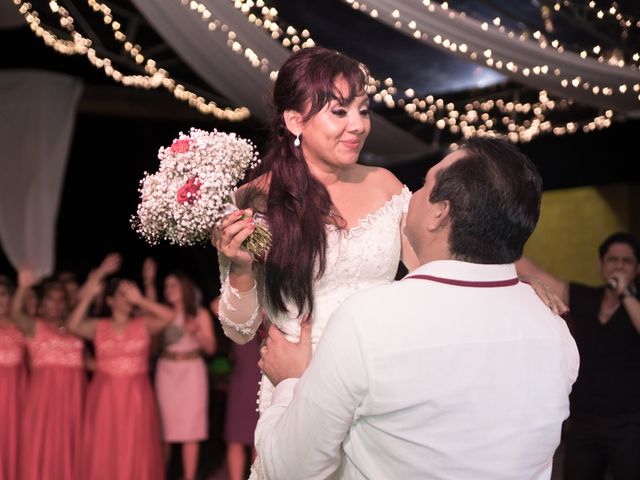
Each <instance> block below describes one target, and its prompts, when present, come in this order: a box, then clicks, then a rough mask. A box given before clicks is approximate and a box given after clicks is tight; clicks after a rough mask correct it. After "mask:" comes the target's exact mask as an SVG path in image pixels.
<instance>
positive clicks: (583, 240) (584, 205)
mask: <svg viewBox="0 0 640 480" xmlns="http://www.w3.org/2000/svg"><path fill="white" fill-rule="evenodd" d="M639 193H640V188H639V187H638V186H637V185H628V184H615V185H605V186H600V187H580V188H571V189H564V190H552V191H549V192H545V193H544V195H543V197H542V210H541V214H540V221H539V222H538V226H537V227H536V230H535V232H534V233H533V235H532V236H531V238H530V239H529V241H528V242H527V245H526V247H525V255H527V256H529V257H530V258H532V259H533V260H534V261H535V262H536V263H537V264H538V265H540V266H541V267H542V268H543V269H544V270H546V271H548V272H550V273H552V274H553V275H555V276H557V277H559V278H562V279H565V280H573V281H578V282H583V283H587V284H590V285H599V284H601V283H602V277H601V276H600V273H599V269H598V246H599V245H600V244H601V243H602V241H603V240H604V239H605V238H606V237H607V236H609V235H611V234H612V233H614V232H617V231H620V230H623V231H630V232H632V233H634V234H635V235H636V236H638V229H639V228H640V221H639V217H638V209H637V206H638V200H639V199H640V195H639Z"/></svg>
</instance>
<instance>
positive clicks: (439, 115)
mask: <svg viewBox="0 0 640 480" xmlns="http://www.w3.org/2000/svg"><path fill="white" fill-rule="evenodd" d="M181 2H182V4H183V5H185V6H188V8H190V9H191V10H193V11H197V12H199V13H200V15H201V18H202V19H203V20H207V21H209V22H213V21H216V20H212V19H213V18H214V17H213V14H212V13H211V12H210V11H209V9H208V8H207V7H206V6H205V5H204V4H202V3H200V2H197V1H195V0H181ZM233 3H234V6H235V7H236V8H237V9H238V10H240V11H241V12H242V13H244V14H245V15H246V17H247V19H248V20H249V21H250V22H251V23H253V24H255V25H256V26H258V27H261V28H263V29H265V30H267V31H268V32H269V33H270V36H271V38H273V39H274V40H279V41H280V42H281V44H282V45H283V46H284V47H286V48H290V49H292V50H294V51H295V50H296V49H298V48H304V47H306V46H310V45H314V44H315V42H314V40H313V39H312V38H311V36H310V34H309V31H308V30H307V29H304V30H302V32H301V33H298V29H296V28H295V27H293V26H291V25H287V26H286V27H285V26H281V24H284V23H285V22H284V21H283V20H281V19H279V18H278V11H277V10H276V9H275V8H271V7H269V6H268V5H267V4H266V2H265V1H264V0H257V1H253V0H236V1H235V2H233ZM350 3H352V2H350ZM425 3H427V2H425ZM361 5H362V4H356V5H355V7H357V8H359V9H362V6H361ZM445 8H446V6H445ZM373 16H374V17H375V16H376V13H375V12H374V13H373ZM217 21H218V22H219V20H217ZM435 41H436V42H440V43H444V46H445V47H448V48H450V49H451V50H452V51H456V50H457V49H458V46H457V45H456V44H452V43H451V42H449V41H447V40H446V39H445V40H442V38H437V37H436V39H435ZM238 45H240V44H238ZM238 48H241V47H238ZM460 49H461V51H463V52H466V51H467V50H468V49H467V47H466V45H461V46H460ZM487 53H490V52H486V51H485V52H484V55H485V56H486V55H487ZM477 56H478V55H477V53H475V52H470V58H471V59H472V60H475V59H477ZM267 62H268V60H266V62H265V63H267ZM492 62H493V61H492V60H489V62H488V63H489V64H492ZM497 65H498V67H499V68H502V62H500V61H499V62H498V64H497ZM490 66H491V65H490ZM546 70H547V68H545V67H544V66H542V67H537V66H534V67H532V69H531V71H533V72H534V74H540V73H545V72H546ZM528 74H529V72H525V75H528ZM415 92H416V88H415V87H414V88H411V87H410V88H406V89H405V90H404V91H403V93H399V91H398V89H397V88H396V87H395V86H394V80H393V79H392V78H390V77H388V78H386V79H385V80H384V81H380V80H375V79H372V84H371V86H370V93H372V95H373V97H372V98H373V99H374V101H376V102H378V103H383V104H384V105H385V106H386V107H387V108H396V107H400V108H403V109H404V110H405V111H406V112H407V113H408V114H409V115H410V116H411V117H412V118H413V119H415V120H418V121H420V122H423V123H430V124H433V125H435V127H436V128H438V129H445V128H447V127H448V129H449V131H450V132H451V133H452V134H453V135H459V134H462V135H463V136H465V137H468V136H471V135H473V134H474V133H477V132H479V133H485V132H489V131H490V132H496V131H497V129H498V128H501V129H502V130H504V132H505V133H506V135H507V136H508V137H509V138H510V139H511V140H512V141H514V142H516V141H530V140H531V139H532V138H534V137H535V136H537V135H538V134H540V133H544V132H551V133H553V134H555V135H563V134H566V133H574V132H576V131H579V130H580V129H581V130H583V131H585V132H589V131H593V130H596V129H600V128H606V127H608V126H610V125H611V118H612V117H613V110H611V109H607V110H606V111H605V112H604V114H602V115H597V116H596V117H595V118H590V119H587V120H577V121H565V122H563V123H562V124H555V125H554V124H553V123H552V122H551V121H550V120H548V119H547V117H546V114H548V113H549V112H551V111H554V110H568V109H569V108H570V107H571V105H572V102H571V101H570V100H566V99H562V100H560V101H554V100H552V99H550V98H549V95H548V93H547V91H546V90H540V91H539V92H538V95H537V97H538V101H537V102H518V101H511V100H510V99H501V98H498V99H488V100H486V101H480V100H476V101H473V102H470V103H465V104H464V106H460V107H456V105H455V104H454V103H453V102H450V101H449V102H448V101H446V100H445V99H444V98H436V97H434V96H433V95H426V96H425V97H423V98H416V96H415V95H416V94H415ZM463 109H464V111H462V110H463ZM491 111H495V113H494V114H493V115H491V114H490V112H491ZM524 116H529V117H528V118H518V117H524Z"/></svg>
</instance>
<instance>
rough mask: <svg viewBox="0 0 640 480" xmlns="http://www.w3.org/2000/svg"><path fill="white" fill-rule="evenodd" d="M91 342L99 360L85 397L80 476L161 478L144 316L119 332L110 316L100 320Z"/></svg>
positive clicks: (108, 479) (128, 479)
mask: <svg viewBox="0 0 640 480" xmlns="http://www.w3.org/2000/svg"><path fill="white" fill-rule="evenodd" d="M94 344H95V351H96V360H97V364H96V371H95V374H94V376H93V379H92V380H91V384H90V385H89V392H88V394H87V401H86V415H85V423H84V435H85V449H84V461H85V466H84V468H85V472H84V475H83V477H82V478H83V480H162V479H163V478H164V461H163V458H162V442H161V440H160V426H159V421H158V412H157V408H156V402H155V398H154V396H153V390H152V388H151V382H150V380H149V376H148V364H149V346H150V338H149V334H148V333H147V329H146V326H145V324H144V320H142V319H133V320H131V321H130V323H129V324H128V325H127V326H126V328H125V330H124V331H122V332H121V333H118V332H116V331H115V330H114V328H113V323H112V322H111V321H110V320H100V321H98V324H97V327H96V333H95V339H94Z"/></svg>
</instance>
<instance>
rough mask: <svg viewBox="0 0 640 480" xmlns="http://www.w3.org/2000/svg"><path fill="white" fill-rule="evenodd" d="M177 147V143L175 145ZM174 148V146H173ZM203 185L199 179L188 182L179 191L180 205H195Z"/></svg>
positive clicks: (193, 178) (195, 178)
mask: <svg viewBox="0 0 640 480" xmlns="http://www.w3.org/2000/svg"><path fill="white" fill-rule="evenodd" d="M174 145H175V143H174ZM172 147H173V146H172ZM201 185H202V183H201V182H200V180H198V177H192V178H190V179H189V180H187V183H185V184H184V185H183V186H182V187H181V188H180V190H178V194H177V198H178V203H179V204H181V205H182V204H184V203H193V202H195V201H196V200H197V198H198V196H199V195H198V194H199V192H200V186H201Z"/></svg>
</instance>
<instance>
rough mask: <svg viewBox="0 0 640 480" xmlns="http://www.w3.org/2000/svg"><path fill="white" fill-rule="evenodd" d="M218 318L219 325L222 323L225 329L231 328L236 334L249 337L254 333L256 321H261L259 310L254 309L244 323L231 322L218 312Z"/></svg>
mask: <svg viewBox="0 0 640 480" xmlns="http://www.w3.org/2000/svg"><path fill="white" fill-rule="evenodd" d="M218 318H219V319H220V322H221V323H224V324H225V325H226V326H227V327H229V328H232V329H233V330H235V331H236V332H238V333H241V334H243V335H251V333H252V332H253V331H254V328H253V326H254V325H255V324H256V321H258V320H261V318H260V309H259V308H256V309H255V310H254V311H253V314H252V315H251V317H250V318H249V320H247V321H246V322H244V323H236V322H234V321H233V320H230V319H229V317H227V316H226V315H225V314H224V313H222V311H220V312H218Z"/></svg>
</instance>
